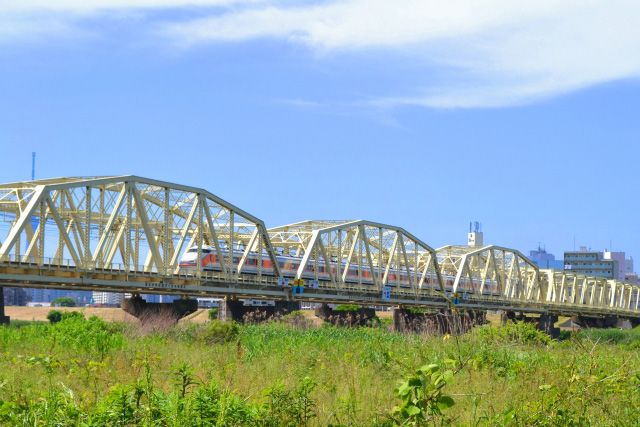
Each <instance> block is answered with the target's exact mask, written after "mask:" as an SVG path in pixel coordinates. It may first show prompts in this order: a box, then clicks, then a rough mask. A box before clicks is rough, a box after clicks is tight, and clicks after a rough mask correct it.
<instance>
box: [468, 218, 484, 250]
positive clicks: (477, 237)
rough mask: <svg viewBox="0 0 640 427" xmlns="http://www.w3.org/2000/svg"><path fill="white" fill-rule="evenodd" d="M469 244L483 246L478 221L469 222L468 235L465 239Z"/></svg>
mask: <svg viewBox="0 0 640 427" xmlns="http://www.w3.org/2000/svg"><path fill="white" fill-rule="evenodd" d="M467 244H468V245H469V246H484V242H483V238H482V224H480V223H479V222H478V221H475V222H470V223H469V236H468V240H467Z"/></svg>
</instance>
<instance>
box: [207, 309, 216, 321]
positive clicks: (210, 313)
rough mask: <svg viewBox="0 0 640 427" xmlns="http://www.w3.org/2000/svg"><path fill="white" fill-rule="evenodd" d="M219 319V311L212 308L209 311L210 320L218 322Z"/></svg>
mask: <svg viewBox="0 0 640 427" xmlns="http://www.w3.org/2000/svg"><path fill="white" fill-rule="evenodd" d="M217 318H218V309H217V308H212V309H211V310H209V320H216V319H217Z"/></svg>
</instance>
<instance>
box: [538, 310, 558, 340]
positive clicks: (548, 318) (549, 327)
mask: <svg viewBox="0 0 640 427" xmlns="http://www.w3.org/2000/svg"><path fill="white" fill-rule="evenodd" d="M537 320H538V323H537V324H536V329H537V330H539V331H542V332H544V333H546V334H547V335H549V336H551V338H553V339H558V338H560V328H556V327H555V326H554V324H555V323H556V322H557V321H558V316H557V315H555V314H549V313H545V314H541V315H540V317H538V319H537Z"/></svg>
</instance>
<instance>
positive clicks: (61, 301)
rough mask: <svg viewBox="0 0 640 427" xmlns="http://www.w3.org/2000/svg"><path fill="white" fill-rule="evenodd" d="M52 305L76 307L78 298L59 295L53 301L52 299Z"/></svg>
mask: <svg viewBox="0 0 640 427" xmlns="http://www.w3.org/2000/svg"><path fill="white" fill-rule="evenodd" d="M51 305H53V306H54V307H55V306H60V307H75V306H76V300H74V299H73V298H69V297H58V298H56V299H54V300H53V301H51Z"/></svg>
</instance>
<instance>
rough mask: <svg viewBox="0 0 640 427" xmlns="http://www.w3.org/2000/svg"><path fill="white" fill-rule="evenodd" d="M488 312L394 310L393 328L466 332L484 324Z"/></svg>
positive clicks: (446, 332)
mask: <svg viewBox="0 0 640 427" xmlns="http://www.w3.org/2000/svg"><path fill="white" fill-rule="evenodd" d="M486 319H487V314H486V313H485V312H483V311H473V310H469V311H461V312H455V313H454V312H452V311H451V310H448V309H441V310H438V311H437V312H436V313H413V312H411V311H410V310H408V309H406V308H396V309H395V310H394V311H393V329H394V330H396V331H403V332H404V331H412V332H419V333H425V334H440V335H444V334H453V333H460V334H464V333H466V332H469V331H470V330H471V329H473V327H474V326H475V325H483V324H484V323H485V322H486Z"/></svg>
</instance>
